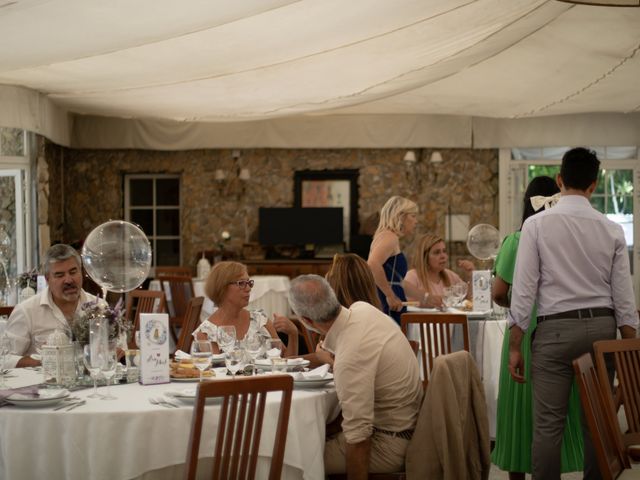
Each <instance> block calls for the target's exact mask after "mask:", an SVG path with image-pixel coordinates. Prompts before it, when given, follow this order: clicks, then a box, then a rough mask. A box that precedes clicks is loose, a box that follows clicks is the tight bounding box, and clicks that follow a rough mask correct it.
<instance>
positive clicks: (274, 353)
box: [267, 348, 281, 358]
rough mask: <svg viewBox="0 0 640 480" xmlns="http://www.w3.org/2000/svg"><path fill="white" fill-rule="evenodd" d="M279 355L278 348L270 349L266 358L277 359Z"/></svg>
mask: <svg viewBox="0 0 640 480" xmlns="http://www.w3.org/2000/svg"><path fill="white" fill-rule="evenodd" d="M280 353H281V352H280V349H279V348H272V349H271V350H269V351H267V358H271V357H279V356H280Z"/></svg>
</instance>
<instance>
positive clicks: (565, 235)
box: [509, 195, 638, 331]
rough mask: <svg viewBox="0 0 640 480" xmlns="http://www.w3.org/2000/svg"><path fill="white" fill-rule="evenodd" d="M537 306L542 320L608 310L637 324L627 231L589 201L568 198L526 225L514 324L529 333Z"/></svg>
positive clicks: (515, 289) (627, 322)
mask: <svg viewBox="0 0 640 480" xmlns="http://www.w3.org/2000/svg"><path fill="white" fill-rule="evenodd" d="M534 302H535V303H537V306H538V316H542V315H552V314H554V313H562V312H567V311H570V310H577V309H582V308H598V307H605V308H612V309H614V310H615V317H616V322H617V325H618V327H620V326H622V325H630V326H632V327H634V328H635V327H637V325H638V314H637V312H636V305H635V297H634V293H633V286H632V283H631V272H630V269H629V254H628V252H627V244H626V242H625V239H624V232H623V230H622V227H620V225H618V224H617V223H615V222H612V221H611V220H609V219H608V218H607V217H605V216H604V215H603V214H601V213H600V212H598V211H597V210H595V209H594V208H593V207H592V206H591V204H590V203H589V201H588V200H587V199H586V198H585V197H582V196H580V195H564V196H562V197H561V199H560V201H559V202H558V203H557V204H556V206H555V207H553V208H551V209H549V210H545V211H544V212H541V213H538V214H537V215H534V216H532V217H529V218H528V219H527V221H526V222H525V223H524V225H523V227H522V233H521V235H520V244H519V246H518V255H517V258H516V267H515V273H514V279H513V288H512V293H511V309H510V311H509V325H510V326H511V325H514V324H516V325H518V326H519V327H520V328H522V330H525V331H526V330H527V328H528V327H529V316H530V313H531V308H532V307H533V304H534Z"/></svg>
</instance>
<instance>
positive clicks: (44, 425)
mask: <svg viewBox="0 0 640 480" xmlns="http://www.w3.org/2000/svg"><path fill="white" fill-rule="evenodd" d="M40 381H42V373H41V372H40V371H36V370H30V369H13V370H10V372H9V374H8V378H7V379H6V382H7V385H8V387H10V388H17V387H23V386H26V385H33V384H37V383H38V382H40ZM213 381H215V380H213ZM196 386H197V383H175V382H172V383H168V384H160V385H145V386H142V385H139V384H137V383H131V384H123V385H114V386H112V387H111V393H112V394H114V395H115V397H116V399H115V400H103V399H94V398H88V395H89V394H90V393H91V391H92V390H91V389H88V388H87V389H82V390H75V391H71V393H70V395H71V396H72V397H76V398H78V399H81V400H85V401H86V403H84V404H81V405H79V406H78V407H76V408H74V409H72V410H68V409H67V408H63V409H59V410H55V408H56V406H48V407H42V408H25V407H18V406H13V405H10V404H3V405H2V406H1V408H0V432H1V434H0V478H3V479H11V480H20V479H34V478H47V479H49V480H57V479H60V480H86V479H93V480H102V479H104V480H128V479H153V480H159V479H170V478H171V479H173V478H181V477H182V475H183V471H184V463H185V460H186V455H187V445H188V442H189V434H190V429H191V419H192V415H193V408H194V407H193V405H192V404H189V403H183V402H182V401H180V400H178V399H177V398H175V397H167V396H166V394H167V393H170V392H176V391H177V392H182V391H184V390H185V389H195V388H196ZM105 388H106V387H100V388H98V391H99V392H100V391H101V390H104V389H105ZM163 398H164V399H170V402H171V403H173V404H175V405H177V407H171V406H167V405H158V404H154V403H152V401H155V400H156V399H163ZM279 401H280V394H279V393H270V394H269V396H268V399H267V406H266V411H265V418H264V424H263V430H262V432H263V434H262V441H261V444H260V451H259V458H258V465H257V468H258V470H257V478H266V476H267V472H268V469H269V466H270V460H271V459H270V456H271V452H272V450H273V432H275V428H276V421H277V412H278V408H279ZM66 402H67V403H73V401H69V400H67V401H66ZM58 406H59V405H58ZM338 411H339V407H338V400H337V395H336V392H335V389H334V388H333V384H332V383H330V384H328V385H326V386H324V387H322V388H315V389H304V390H299V389H298V388H297V387H296V388H295V390H294V392H293V399H292V403H291V413H290V419H289V427H288V432H287V441H286V448H285V453H284V466H283V471H282V477H281V478H283V479H318V480H320V479H323V478H324V463H323V451H324V441H325V425H326V423H327V422H328V421H331V420H333V419H334V418H335V417H336V416H337V414H338ZM219 413H220V405H219V404H215V403H214V404H212V405H208V406H207V407H206V409H205V417H204V429H203V437H202V439H203V445H202V448H201V451H200V457H201V459H204V460H205V461H208V462H209V463H210V462H211V458H210V457H211V456H212V454H213V450H214V442H215V434H216V431H217V423H218V416H219ZM202 474H203V472H201V471H199V477H200V475H202Z"/></svg>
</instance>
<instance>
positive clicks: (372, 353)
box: [289, 275, 422, 479]
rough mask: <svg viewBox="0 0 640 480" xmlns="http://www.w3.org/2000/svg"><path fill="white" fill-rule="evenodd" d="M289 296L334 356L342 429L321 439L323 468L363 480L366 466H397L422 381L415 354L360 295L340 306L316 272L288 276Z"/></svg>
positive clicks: (382, 469) (401, 467)
mask: <svg viewBox="0 0 640 480" xmlns="http://www.w3.org/2000/svg"><path fill="white" fill-rule="evenodd" d="M289 302H290V304H291V308H292V309H293V311H294V312H295V313H296V314H297V315H298V317H300V319H301V321H302V322H303V323H305V324H306V325H308V326H309V327H310V328H311V329H313V330H315V331H319V332H321V333H322V334H324V335H326V337H325V340H324V345H323V348H324V349H325V350H328V351H330V352H331V353H333V354H334V355H335V363H334V365H333V375H334V381H335V385H336V391H337V393H338V400H339V401H340V406H341V407H342V431H341V432H339V433H338V434H337V435H336V436H333V437H330V438H328V439H327V443H326V445H325V452H324V463H325V470H326V473H327V474H332V473H345V472H346V473H347V474H348V476H349V478H350V479H360V478H363V479H365V478H367V475H368V473H369V472H371V473H390V472H399V471H404V459H405V451H406V449H407V445H408V444H409V440H410V439H411V436H412V435H413V430H414V428H415V426H416V421H417V419H418V411H419V409H420V403H421V400H422V383H421V382H420V371H419V367H418V361H417V359H416V356H415V354H414V353H413V350H412V349H411V346H410V345H409V342H408V341H407V339H406V337H405V336H404V335H403V333H402V331H401V330H400V328H399V327H398V325H397V324H396V323H395V322H394V321H393V320H392V319H391V318H390V317H388V316H387V315H385V314H384V313H382V312H381V311H380V310H378V309H377V308H375V307H373V306H372V305H369V304H368V303H365V302H355V303H354V304H352V305H351V307H350V308H344V307H342V306H341V305H340V303H338V300H337V299H336V295H335V293H334V292H333V290H332V289H331V286H330V285H329V283H328V282H327V281H326V280H325V279H324V278H322V277H320V276H318V275H302V276H300V277H298V278H296V279H295V280H293V282H292V283H291V290H290V291H289Z"/></svg>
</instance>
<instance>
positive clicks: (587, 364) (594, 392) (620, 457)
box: [573, 353, 629, 480]
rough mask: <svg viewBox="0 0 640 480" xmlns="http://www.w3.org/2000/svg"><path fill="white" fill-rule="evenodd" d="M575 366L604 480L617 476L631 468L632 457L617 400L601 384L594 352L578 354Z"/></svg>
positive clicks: (583, 405) (583, 407) (581, 396)
mask: <svg viewBox="0 0 640 480" xmlns="http://www.w3.org/2000/svg"><path fill="white" fill-rule="evenodd" d="M573 369H574V371H575V372H576V380H577V383H578V390H579V391H580V401H581V403H582V410H583V411H584V415H585V418H586V419H587V425H588V426H589V431H590V432H591V440H592V442H593V446H594V448H595V451H596V458H597V460H598V467H600V474H601V475H602V478H603V479H604V480H613V479H615V478H617V477H618V475H620V473H621V472H622V471H623V470H624V469H625V468H629V459H628V457H627V456H626V454H624V453H623V452H624V450H623V448H624V447H623V446H622V436H621V435H620V429H619V427H618V425H617V420H616V418H615V414H614V412H613V401H612V400H607V396H608V397H609V399H610V398H611V395H610V394H609V392H608V391H607V390H608V387H607V386H606V385H601V383H600V381H599V378H598V375H597V373H596V369H595V367H594V366H593V360H592V359H591V354H589V353H585V354H584V355H582V356H580V357H579V358H576V359H575V360H574V361H573ZM607 383H608V382H607Z"/></svg>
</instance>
